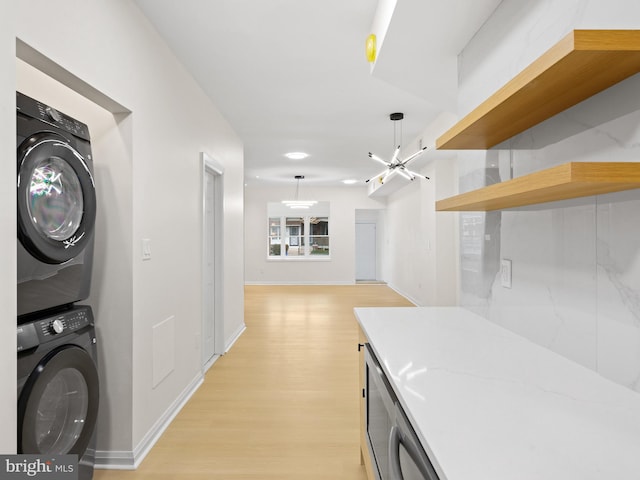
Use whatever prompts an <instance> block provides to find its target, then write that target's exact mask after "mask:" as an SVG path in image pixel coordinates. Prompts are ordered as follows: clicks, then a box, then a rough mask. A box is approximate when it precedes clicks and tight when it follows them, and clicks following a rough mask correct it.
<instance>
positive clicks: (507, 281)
mask: <svg viewBox="0 0 640 480" xmlns="http://www.w3.org/2000/svg"><path fill="white" fill-rule="evenodd" d="M500 283H501V285H502V286H503V287H504V288H511V260H508V259H506V258H503V259H502V261H501V262H500Z"/></svg>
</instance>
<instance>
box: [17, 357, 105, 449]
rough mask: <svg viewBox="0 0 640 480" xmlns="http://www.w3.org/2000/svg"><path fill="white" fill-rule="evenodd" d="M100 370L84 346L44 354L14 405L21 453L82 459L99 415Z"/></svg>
mask: <svg viewBox="0 0 640 480" xmlns="http://www.w3.org/2000/svg"><path fill="white" fill-rule="evenodd" d="M98 400H99V387H98V372H97V369H96V366H95V363H94V361H93V360H92V358H91V356H90V355H89V354H88V353H87V352H86V351H85V350H83V349H82V348H79V347H76V346H72V345H65V346H62V347H60V348H59V349H56V350H54V351H52V352H51V353H49V354H48V355H47V356H45V357H44V358H43V359H42V361H41V362H40V364H39V365H38V366H37V367H36V368H35V369H34V371H33V372H32V373H31V375H30V377H29V379H28V380H27V383H26V384H25V386H24V388H23V390H22V393H21V394H20V398H19V401H18V449H19V453H35V454H47V453H50V454H54V455H56V454H59V455H64V454H77V455H79V456H82V455H83V453H84V451H85V450H86V448H87V445H88V444H89V440H90V439H91V435H92V434H93V431H94V428H95V424H96V419H97V415H98Z"/></svg>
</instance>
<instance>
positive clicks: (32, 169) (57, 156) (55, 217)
mask: <svg viewBox="0 0 640 480" xmlns="http://www.w3.org/2000/svg"><path fill="white" fill-rule="evenodd" d="M17 187H18V199H17V203H18V238H19V239H20V241H21V242H22V244H23V245H24V247H25V248H26V249H27V250H28V251H29V253H30V254H31V255H33V256H34V257H35V258H37V259H38V260H40V261H42V262H45V263H50V264H60V263H64V262H66V261H68V260H71V259H72V258H74V257H76V256H77V255H78V254H79V253H80V252H82V250H83V249H84V248H85V247H86V246H87V244H88V242H89V241H90V240H91V238H92V235H93V229H94V226H95V220H96V192H95V184H94V182H93V176H92V174H91V171H90V169H89V166H88V164H87V162H86V160H85V159H84V157H83V156H82V155H81V154H80V153H79V152H78V151H77V150H76V149H75V148H73V146H72V145H70V143H69V141H68V140H67V139H65V138H64V137H62V136H60V135H57V134H55V133H50V132H47V133H39V134H36V135H33V136H31V137H29V138H27V139H26V140H25V141H24V142H22V144H21V145H20V147H19V148H18V185H17Z"/></svg>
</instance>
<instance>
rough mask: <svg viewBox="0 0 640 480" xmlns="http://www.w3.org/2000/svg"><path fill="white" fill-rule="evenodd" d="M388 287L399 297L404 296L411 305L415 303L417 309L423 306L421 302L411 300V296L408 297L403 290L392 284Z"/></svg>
mask: <svg viewBox="0 0 640 480" xmlns="http://www.w3.org/2000/svg"><path fill="white" fill-rule="evenodd" d="M387 287H389V288H390V289H391V290H393V291H394V292H396V293H397V294H398V295H402V296H403V297H404V298H406V299H407V300H409V301H410V302H411V303H413V304H414V305H415V306H416V307H421V306H422V305H420V302H418V301H417V300H416V299H415V298H411V295H408V294H406V293H404V292H403V291H402V290H400V289H399V288H397V287H396V286H395V285H393V284H392V283H388V284H387Z"/></svg>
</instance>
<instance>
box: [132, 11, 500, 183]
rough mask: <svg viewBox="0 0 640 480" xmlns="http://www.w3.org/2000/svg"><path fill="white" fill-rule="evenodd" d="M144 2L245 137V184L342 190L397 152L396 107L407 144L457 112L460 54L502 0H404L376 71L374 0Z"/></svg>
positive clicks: (179, 54)
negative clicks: (371, 43)
mask: <svg viewBox="0 0 640 480" xmlns="http://www.w3.org/2000/svg"><path fill="white" fill-rule="evenodd" d="M135 2H136V3H137V4H138V6H139V7H140V8H141V10H142V11H143V13H144V14H145V15H146V16H147V17H148V18H149V20H150V21H151V23H152V24H153V25H154V26H155V28H156V29H157V30H158V31H159V32H160V34H161V35H162V36H163V37H164V38H165V40H166V42H167V43H168V44H169V46H170V48H171V49H172V50H173V51H174V53H175V54H176V56H177V57H178V58H179V59H180V61H181V62H182V63H183V64H184V65H185V67H186V68H187V69H188V70H189V71H190V72H191V73H192V75H193V77H194V78H195V79H196V81H197V82H198V83H199V84H200V85H201V87H202V88H203V90H204V91H205V92H206V93H207V94H208V95H209V96H210V98H211V99H212V101H213V103H214V104H215V105H216V107H217V108H218V109H219V110H220V111H221V112H222V114H223V115H224V116H225V118H226V119H227V120H228V121H229V123H230V124H231V126H232V127H233V128H234V130H235V131H236V132H237V133H238V135H239V136H240V138H241V139H242V141H243V143H244V147H245V182H246V183H247V185H266V184H274V183H280V184H283V183H290V184H293V183H294V182H295V180H294V179H293V177H294V176H295V175H304V176H305V183H306V184H315V185H327V186H328V185H332V186H333V185H339V184H342V183H341V182H342V180H345V179H355V180H358V183H357V184H356V185H364V180H366V179H367V178H370V177H371V176H373V175H375V174H376V173H378V172H379V171H380V165H379V164H376V163H375V162H373V161H372V160H371V159H369V158H368V155H367V154H368V152H370V151H371V152H374V153H376V154H377V155H378V156H380V157H382V158H384V159H390V158H391V155H392V153H393V150H394V123H393V122H392V121H391V120H390V119H389V114H391V113H393V112H403V113H404V115H405V116H404V120H402V122H401V124H396V125H395V127H398V128H397V129H396V130H395V131H396V138H397V139H398V140H400V142H402V143H403V144H405V145H406V144H408V143H409V142H411V141H413V140H415V139H416V138H418V137H419V136H420V135H421V133H422V132H423V130H424V129H425V128H426V126H427V125H428V124H429V123H430V122H431V121H432V120H434V119H435V118H436V117H437V116H438V115H439V114H440V113H441V112H442V111H444V110H448V111H452V112H455V97H456V84H457V70H456V68H457V67H456V66H457V54H458V52H460V50H461V49H462V48H463V47H464V45H466V43H467V42H468V41H469V39H470V38H471V37H472V36H473V35H474V34H475V32H476V31H477V30H478V28H479V27H480V26H481V25H482V23H484V21H485V20H486V19H487V18H488V17H489V16H490V15H491V13H492V12H493V10H494V9H495V7H496V6H497V5H498V4H499V3H500V0H397V5H396V6H395V9H394V10H393V16H392V17H391V21H390V22H389V21H386V24H385V25H383V27H385V29H386V35H384V36H383V38H384V43H382V45H378V49H379V53H378V59H377V61H376V64H375V67H374V68H373V72H372V71H371V70H372V68H371V66H370V65H369V63H368V62H367V60H366V57H365V48H364V47H365V40H366V38H367V36H368V35H369V34H370V33H371V32H372V27H373V25H378V24H380V15H378V16H376V9H377V7H378V1H376V0H322V1H315V0H180V1H179V2H176V1H175V0H135ZM380 3H381V7H382V6H383V5H382V4H390V3H391V5H393V3H395V0H380ZM379 38H381V36H380V35H379ZM400 127H401V128H400ZM400 130H401V131H402V133H401V135H400ZM398 137H400V138H398ZM425 145H429V141H427V140H425ZM294 151H302V152H306V153H308V154H309V157H308V158H306V159H304V160H297V161H294V160H289V159H288V158H286V157H285V156H284V154H285V153H287V152H294ZM407 153H413V152H407ZM417 162H418V161H417V160H416V163H417ZM413 166H414V167H416V166H417V167H419V166H420V165H415V164H414V165H413Z"/></svg>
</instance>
